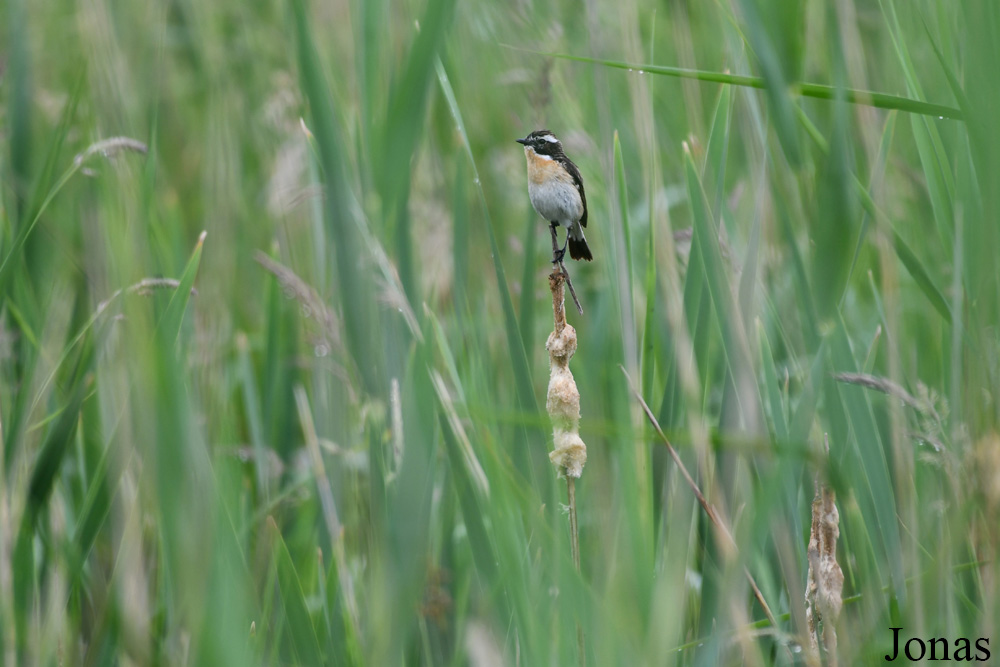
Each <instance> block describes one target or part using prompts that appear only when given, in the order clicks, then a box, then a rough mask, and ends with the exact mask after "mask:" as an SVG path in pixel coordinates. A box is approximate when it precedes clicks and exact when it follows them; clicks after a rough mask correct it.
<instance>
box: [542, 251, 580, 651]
mask: <svg viewBox="0 0 1000 667" xmlns="http://www.w3.org/2000/svg"><path fill="white" fill-rule="evenodd" d="M567 280H568V276H566V274H565V273H564V272H563V271H561V270H560V269H559V268H558V267H557V268H555V269H553V270H552V273H551V274H550V275H549V289H550V290H551V291H552V316H553V320H554V324H555V328H554V330H553V331H552V333H551V334H549V339H548V340H547V341H546V342H545V349H546V350H547V351H548V353H549V391H548V396H547V398H546V401H545V409H546V410H547V411H548V413H549V418H550V419H551V420H552V439H553V450H552V452H551V453H550V454H549V459H550V460H551V461H552V463H554V464H555V465H556V467H558V468H559V472H560V474H561V475H562V476H563V477H564V478H566V492H567V496H568V502H569V528H570V552H571V553H572V555H573V565H574V566H576V570H577V572H579V571H580V530H579V525H578V524H577V520H576V480H577V479H579V478H580V475H582V474H583V466H584V465H585V464H586V463H587V445H585V444H584V442H583V440H582V439H581V438H580V432H579V429H580V392H579V390H578V389H577V388H576V381H575V380H574V379H573V373H572V372H571V371H570V370H569V360H570V359H572V358H573V354H574V353H575V352H576V329H574V328H573V327H572V326H570V325H569V324H567V323H566V295H565V289H564V285H565V284H566V281H567ZM576 640H577V648H578V650H579V654H580V664H581V665H585V664H586V653H585V651H584V644H583V628H582V627H581V626H580V624H579V623H577V626H576Z"/></svg>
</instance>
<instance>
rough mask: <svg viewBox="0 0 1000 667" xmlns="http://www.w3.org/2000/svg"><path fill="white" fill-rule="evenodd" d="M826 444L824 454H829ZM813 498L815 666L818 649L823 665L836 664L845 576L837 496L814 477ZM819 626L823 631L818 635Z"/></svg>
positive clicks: (809, 591) (810, 611) (810, 617)
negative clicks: (840, 560)
mask: <svg viewBox="0 0 1000 667" xmlns="http://www.w3.org/2000/svg"><path fill="white" fill-rule="evenodd" d="M825 444H826V450H827V454H829V452H830V446H829V443H825ZM815 485H816V495H815V497H814V499H813V503H812V528H811V529H810V531H809V547H808V550H807V552H806V553H807V555H808V559H809V576H808V577H807V579H806V623H807V624H808V629H809V647H810V649H811V651H812V657H813V658H814V660H816V662H817V664H818V658H819V646H820V642H822V646H823V648H824V650H825V651H826V662H825V664H827V665H831V666H832V667H836V665H837V628H836V625H837V618H838V617H839V616H840V610H841V608H842V607H843V605H844V600H843V590H844V573H843V571H842V570H841V569H840V565H839V564H838V563H837V538H838V537H840V514H839V512H838V511H837V504H836V501H837V496H836V495H835V494H834V492H833V490H832V489H831V488H830V487H828V486H827V485H826V484H824V483H823V481H822V479H821V477H820V474H819V473H817V474H816V482H815ZM820 625H822V632H820V629H819V628H820Z"/></svg>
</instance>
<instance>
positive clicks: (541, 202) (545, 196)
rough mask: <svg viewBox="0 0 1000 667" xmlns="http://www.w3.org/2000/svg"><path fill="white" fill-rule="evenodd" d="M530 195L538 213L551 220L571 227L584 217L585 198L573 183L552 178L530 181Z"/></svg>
mask: <svg viewBox="0 0 1000 667" xmlns="http://www.w3.org/2000/svg"><path fill="white" fill-rule="evenodd" d="M528 196H529V197H530V198H531V205H532V206H534V207H535V210H536V211H538V214H539V215H540V216H542V217H543V218H545V219H546V220H548V221H549V222H558V223H559V224H560V225H562V226H563V227H570V226H571V225H572V224H573V223H574V222H576V221H577V220H579V219H580V218H581V217H583V200H581V199H580V192H579V191H578V190H577V189H576V186H575V185H573V184H571V183H564V182H562V181H559V180H556V179H552V180H549V181H547V182H545V183H532V182H530V180H529V182H528Z"/></svg>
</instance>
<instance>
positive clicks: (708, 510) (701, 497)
mask: <svg viewBox="0 0 1000 667" xmlns="http://www.w3.org/2000/svg"><path fill="white" fill-rule="evenodd" d="M619 368H621V369H622V373H624V374H625V379H626V380H627V381H628V384H629V388H630V389H631V390H632V393H633V394H634V395H635V397H636V400H638V401H639V404H640V405H641V406H642V410H643V412H645V413H646V418H647V419H649V423H650V424H652V425H653V429H654V430H655V431H656V434H657V435H659V436H660V440H662V441H663V444H664V445H666V446H667V451H668V452H669V453H670V458H672V459H673V460H674V463H675V464H676V465H677V468H678V469H679V470H680V471H681V475H683V476H684V480H685V481H686V482H687V484H688V486H690V487H691V490H692V491H694V495H695V498H697V499H698V504H699V505H701V508H702V509H703V510H705V514H707V515H708V518H709V520H711V522H712V524H713V525H714V526H715V527H716V529H717V530H718V531H719V532H720V533H721V534H722V535H723V537H725V538H726V541H727V542H728V543H729V546H731V547H732V549H733V550H734V551H737V552H738V551H739V547H737V546H736V540H735V539H733V534H732V533H731V532H730V530H729V528H728V526H726V524H725V523H724V522H723V521H722V519H721V518H720V517H719V513H718V512H716V511H715V508H714V507H713V506H712V504H711V503H709V502H708V499H707V498H705V494H703V493H702V492H701V489H700V488H698V483H697V482H696V481H694V478H693V477H691V473H689V472H688V469H687V466H685V465H684V462H683V461H681V457H680V456H678V454H677V450H676V449H674V446H673V445H671V444H670V440H668V439H667V436H666V434H665V433H664V432H663V429H661V428H660V423H659V422H658V421H656V417H655V416H653V411H652V410H650V409H649V406H648V405H647V404H646V401H645V399H643V397H642V394H640V393H639V391H638V390H637V389H636V388H635V385H634V384H632V378H631V377H629V374H628V371H626V370H625V367H624V366H619ZM743 573H744V574H745V575H746V578H747V581H748V582H749V583H750V588H751V590H753V595H754V597H755V598H757V602H758V603H759V604H760V606H761V608H762V609H763V610H764V615H765V616H767V620H768V621H769V622H770V623H771V626H772V627H775V628H776V627H778V623H777V620H776V619H775V617H774V613H772V612H771V607H770V605H768V604H767V601H766V600H764V594H763V593H761V592H760V587H758V586H757V580H756V579H754V577H753V575H752V574H750V570H749V568H747V566H746V565H744V566H743Z"/></svg>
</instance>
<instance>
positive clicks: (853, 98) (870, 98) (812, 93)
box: [510, 47, 964, 120]
mask: <svg viewBox="0 0 1000 667" xmlns="http://www.w3.org/2000/svg"><path fill="white" fill-rule="evenodd" d="M510 48H517V47H510ZM518 50H519V51H526V52H528V53H534V54H537V55H540V56H546V57H549V58H561V59H563V60H572V61H575V62H580V63H589V64H591V65H603V66H605V67H611V68H614V69H623V70H628V71H630V72H633V71H634V72H645V73H647V74H661V75H664V76H673V77H677V78H679V79H695V80H697V81H709V82H713V83H729V84H732V85H734V86H743V87H746V88H756V89H758V90H765V89H766V88H767V84H766V82H765V81H764V79H763V78H762V77H758V76H742V75H739V74H728V73H726V72H711V71H707V70H697V69H688V68H685V67H671V66H669V65H642V64H636V63H629V62H624V61H621V60H607V59H604V58H588V57H586V56H574V55H569V54H566V53H547V52H545V51H533V50H531V49H520V48H518ZM789 88H790V92H791V93H792V94H798V95H802V96H803V97H813V98H816V99H821V100H832V99H835V98H836V97H837V96H838V94H839V95H840V96H842V97H843V99H844V100H845V101H846V102H848V103H850V104H858V105H862V106H869V107H875V108H876V109H899V110H900V111H907V112H909V113H914V114H919V115H921V116H936V117H939V118H950V119H952V120H963V119H964V116H963V115H962V112H961V111H960V110H959V109H956V108H955V107H950V106H947V105H944V104H932V103H930V102H921V101H919V100H914V99H911V98H908V97H900V96H899V95H889V94H887V93H877V92H874V91H870V90H856V89H854V88H847V89H845V90H842V91H838V90H837V88H836V87H834V86H828V85H825V84H821V83H805V82H796V83H792V84H791V85H790V86H789Z"/></svg>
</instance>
